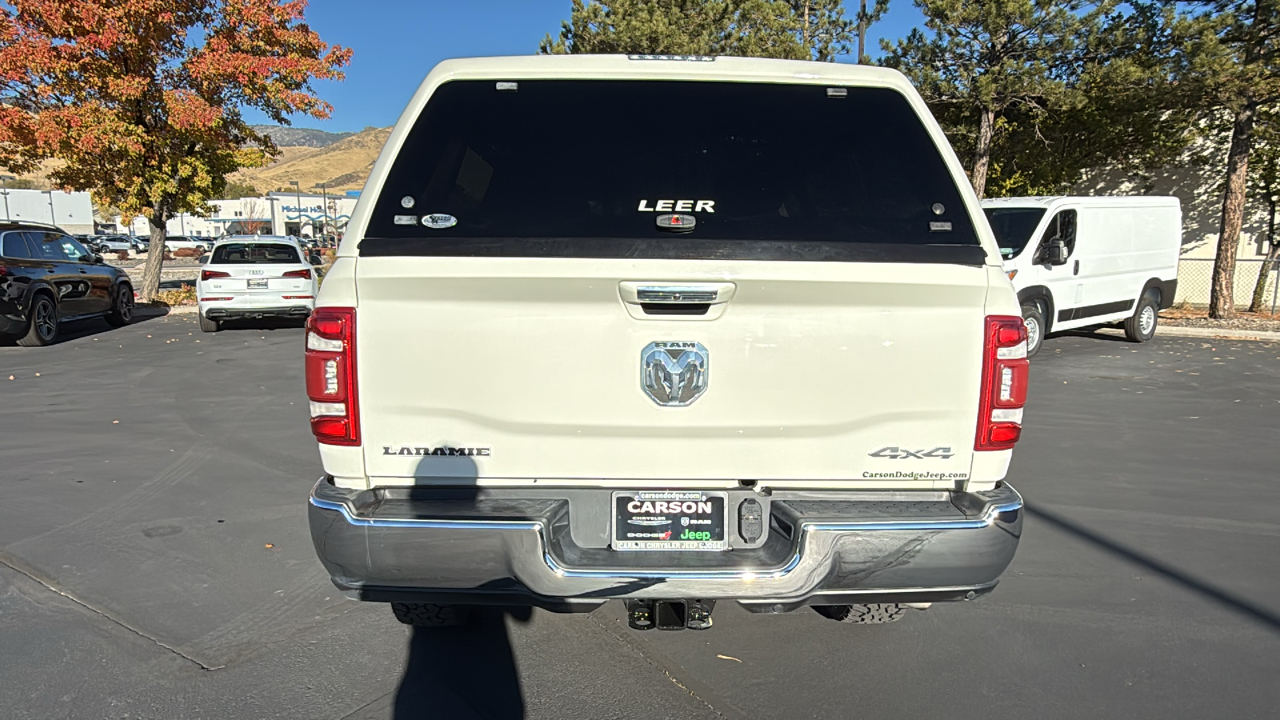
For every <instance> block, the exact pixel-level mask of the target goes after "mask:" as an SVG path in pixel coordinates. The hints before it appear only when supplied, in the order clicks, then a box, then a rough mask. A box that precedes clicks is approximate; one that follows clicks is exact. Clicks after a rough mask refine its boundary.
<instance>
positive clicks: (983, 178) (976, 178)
mask: <svg viewBox="0 0 1280 720" xmlns="http://www.w3.org/2000/svg"><path fill="white" fill-rule="evenodd" d="M995 127H996V113H995V111H994V110H992V109H991V108H989V107H984V108H982V117H981V119H980V120H979V121H978V145H977V147H976V148H975V149H974V153H973V174H972V175H970V177H969V179H970V181H971V182H972V183H973V191H974V192H975V193H977V194H978V199H979V200H981V199H982V195H983V193H985V192H986V190H987V167H988V166H989V165H990V164H991V138H992V136H993V135H995Z"/></svg>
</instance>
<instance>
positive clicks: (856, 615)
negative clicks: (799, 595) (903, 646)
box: [813, 603, 907, 625]
mask: <svg viewBox="0 0 1280 720" xmlns="http://www.w3.org/2000/svg"><path fill="white" fill-rule="evenodd" d="M813 609H814V610H816V611H817V612H818V614H819V615H821V616H823V617H828V618H831V619H832V620H835V621H837V622H842V623H850V624H852V625H883V624H885V623H891V622H897V621H899V620H901V619H902V616H903V615H906V614H907V606H906V605H900V604H898V603H875V604H869V605H815V606H814V607H813Z"/></svg>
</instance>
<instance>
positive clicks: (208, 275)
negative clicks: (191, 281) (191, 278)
mask: <svg viewBox="0 0 1280 720" xmlns="http://www.w3.org/2000/svg"><path fill="white" fill-rule="evenodd" d="M229 277H231V273H228V272H222V271H221V270H201V271H200V279H201V280H210V279H213V278H229Z"/></svg>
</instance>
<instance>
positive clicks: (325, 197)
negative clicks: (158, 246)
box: [120, 192, 356, 238]
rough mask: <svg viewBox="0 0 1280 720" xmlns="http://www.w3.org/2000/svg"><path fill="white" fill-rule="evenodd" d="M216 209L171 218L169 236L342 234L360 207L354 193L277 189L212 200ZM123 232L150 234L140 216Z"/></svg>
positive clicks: (214, 236) (168, 229)
mask: <svg viewBox="0 0 1280 720" xmlns="http://www.w3.org/2000/svg"><path fill="white" fill-rule="evenodd" d="M209 205H210V206H212V207H213V209H214V211H213V212H212V213H210V214H209V216H208V217H201V216H199V215H192V214H190V213H182V214H181V215H178V216H177V217H174V218H172V219H170V220H169V224H168V227H167V228H166V232H167V234H169V235H189V236H193V237H209V238H216V237H218V236H220V235H235V234H252V233H261V234H263V235H297V236H300V237H316V236H319V235H322V234H329V235H337V236H341V235H342V234H343V233H344V232H345V231H346V229H347V222H348V221H350V220H351V212H352V210H354V209H355V206H356V196H355V195H354V194H343V195H329V194H321V195H312V194H307V193H282V192H273V193H270V194H269V195H267V196H266V197H256V198H239V199H237V200H211V201H210V202H209ZM120 227H121V231H122V232H129V233H132V234H134V235H150V234H151V229H150V225H149V223H148V222H147V220H146V218H142V217H137V218H134V219H133V222H132V223H131V224H130V225H129V226H127V228H126V227H125V226H124V225H120Z"/></svg>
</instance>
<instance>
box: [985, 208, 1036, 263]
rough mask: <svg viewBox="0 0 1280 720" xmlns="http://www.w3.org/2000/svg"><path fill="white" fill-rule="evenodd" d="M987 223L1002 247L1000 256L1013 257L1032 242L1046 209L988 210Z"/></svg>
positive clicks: (986, 210)
mask: <svg viewBox="0 0 1280 720" xmlns="http://www.w3.org/2000/svg"><path fill="white" fill-rule="evenodd" d="M983 212H985V213H986V215H987V222H989V223H991V232H992V233H994V234H995V236H996V243H997V244H999V245H1000V254H1001V255H1003V256H1004V257H1013V256H1015V255H1017V254H1018V253H1020V252H1022V249H1023V248H1025V247H1026V246H1027V243H1028V242H1031V234H1032V233H1034V232H1035V231H1036V226H1037V225H1039V224H1040V218H1042V217H1044V208H986V209H984V210H983Z"/></svg>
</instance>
